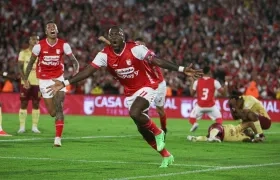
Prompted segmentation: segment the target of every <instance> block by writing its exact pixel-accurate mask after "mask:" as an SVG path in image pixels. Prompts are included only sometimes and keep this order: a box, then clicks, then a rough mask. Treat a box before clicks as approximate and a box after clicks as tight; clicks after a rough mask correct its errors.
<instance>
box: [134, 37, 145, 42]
mask: <svg viewBox="0 0 280 180" xmlns="http://www.w3.org/2000/svg"><path fill="white" fill-rule="evenodd" d="M135 41H142V42H143V41H144V39H143V38H141V37H138V38H135Z"/></svg>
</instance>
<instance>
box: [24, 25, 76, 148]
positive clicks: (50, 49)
mask: <svg viewBox="0 0 280 180" xmlns="http://www.w3.org/2000/svg"><path fill="white" fill-rule="evenodd" d="M45 33H46V36H47V38H45V39H43V40H41V41H40V42H39V43H38V44H36V45H35V46H34V47H33V49H32V55H31V58H30V61H29V63H28V65H27V67H26V72H25V75H24V78H23V80H24V84H25V88H29V86H30V85H29V82H28V81H27V79H28V77H29V74H30V72H31V70H32V68H33V64H34V63H35V60H36V59H37V57H38V61H37V64H36V74H37V78H38V79H39V87H40V91H41V93H42V96H43V98H44V101H45V105H46V107H47V109H48V112H49V114H50V115H51V116H52V117H55V126H56V135H55V140H54V146H55V147H60V146H61V135H62V131H63V127H64V114H63V102H64V96H65V91H66V88H65V87H64V88H62V89H61V90H59V92H57V93H56V95H55V96H54V95H53V94H51V93H48V92H47V89H46V88H47V87H48V86H50V85H52V84H54V82H53V81H52V79H57V80H60V81H63V80H64V77H63V73H64V60H63V55H64V54H66V55H67V56H68V57H69V58H70V59H71V60H72V62H73V66H74V69H75V72H76V73H77V72H78V71H79V63H78V61H77V59H76V58H75V56H74V55H73V53H72V49H71V47H70V45H69V44H68V43H67V42H65V41H64V40H62V39H59V38H57V34H58V29H57V26H56V24H55V23H54V22H52V21H51V22H48V23H47V24H46V31H45Z"/></svg>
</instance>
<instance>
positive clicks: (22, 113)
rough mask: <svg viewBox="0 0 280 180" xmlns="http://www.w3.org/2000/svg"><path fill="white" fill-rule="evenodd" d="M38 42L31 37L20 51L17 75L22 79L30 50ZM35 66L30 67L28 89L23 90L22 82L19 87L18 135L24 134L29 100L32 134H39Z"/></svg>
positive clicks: (38, 94) (37, 85)
mask: <svg viewBox="0 0 280 180" xmlns="http://www.w3.org/2000/svg"><path fill="white" fill-rule="evenodd" d="M38 42H39V36H37V35H31V36H30V37H29V47H28V48H27V49H24V50H22V51H20V53H19V57H18V69H19V73H20V76H21V78H22V79H24V70H25V68H26V67H27V64H28V62H29V59H30V57H31V54H32V48H33V47H34V46H35V45H36V44H37V43H38ZM35 69H36V65H35V64H34V65H33V67H32V70H31V72H30V75H29V77H28V82H29V84H30V88H29V89H26V88H24V83H23V81H22V82H21V86H20V109H19V124H20V127H19V130H18V133H24V132H25V120H26V116H27V106H28V102H29V100H31V101H32V132H34V133H40V131H39V130H38V127H37V125H38V121H39V116H40V110H39V103H40V97H41V93H40V91H39V82H38V79H37V77H36V72H35Z"/></svg>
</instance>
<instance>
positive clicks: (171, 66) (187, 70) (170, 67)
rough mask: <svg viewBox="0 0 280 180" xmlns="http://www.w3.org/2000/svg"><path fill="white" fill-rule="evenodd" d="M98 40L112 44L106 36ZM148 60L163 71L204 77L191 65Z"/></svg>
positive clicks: (154, 58) (151, 58)
mask: <svg viewBox="0 0 280 180" xmlns="http://www.w3.org/2000/svg"><path fill="white" fill-rule="evenodd" d="M98 40H100V41H102V42H104V43H106V44H107V45H110V44H111V43H110V41H109V40H107V39H106V38H105V37H104V36H100V37H98ZM136 43H137V44H139V45H145V43H144V42H142V41H136ZM147 60H148V61H149V62H150V61H151V63H152V64H154V65H156V66H159V67H161V68H163V69H168V70H171V71H180V72H184V73H185V74H186V75H187V76H191V77H194V78H198V77H201V76H202V75H203V73H202V70H201V69H199V70H195V69H192V64H190V65H189V66H188V67H183V66H178V65H177V64H175V63H172V62H170V61H166V60H163V59H159V58H157V57H154V56H153V55H151V56H148V57H147Z"/></svg>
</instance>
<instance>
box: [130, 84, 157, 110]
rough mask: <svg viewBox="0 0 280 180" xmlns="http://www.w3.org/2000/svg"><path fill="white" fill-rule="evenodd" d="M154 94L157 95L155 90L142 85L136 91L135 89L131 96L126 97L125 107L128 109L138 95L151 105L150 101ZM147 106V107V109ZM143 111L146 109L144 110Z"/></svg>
mask: <svg viewBox="0 0 280 180" xmlns="http://www.w3.org/2000/svg"><path fill="white" fill-rule="evenodd" d="M156 95H157V90H155V89H153V88H151V87H143V88H141V89H139V90H138V91H136V92H135V93H134V94H133V95H132V96H129V97H127V98H126V105H127V108H128V109H130V108H131V106H132V104H133V102H134V101H135V99H136V98H137V97H138V96H141V97H143V98H145V99H146V100H147V101H149V103H150V105H151V103H152V102H153V101H154V99H155V97H156ZM149 108H150V107H149ZM149 108H147V110H148V109H149ZM144 111H146V110H144Z"/></svg>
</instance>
